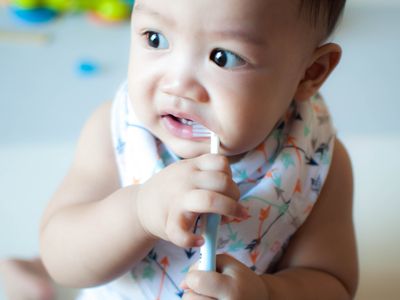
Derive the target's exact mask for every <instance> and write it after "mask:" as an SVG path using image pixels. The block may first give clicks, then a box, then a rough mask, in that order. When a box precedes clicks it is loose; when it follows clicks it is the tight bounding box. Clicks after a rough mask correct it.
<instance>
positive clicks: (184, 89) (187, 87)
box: [160, 69, 209, 102]
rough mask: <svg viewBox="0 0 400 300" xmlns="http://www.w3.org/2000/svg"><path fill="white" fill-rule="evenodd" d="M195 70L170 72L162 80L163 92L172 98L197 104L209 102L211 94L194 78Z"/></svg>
mask: <svg viewBox="0 0 400 300" xmlns="http://www.w3.org/2000/svg"><path fill="white" fill-rule="evenodd" d="M192 72H193V70H188V69H174V70H169V72H168V74H166V75H165V76H164V77H163V78H162V80H161V87H160V88H161V91H162V92H163V93H166V94H168V95H171V96H175V97H179V98H184V99H188V100H192V101H197V102H207V101H209V94H208V92H207V89H206V88H205V87H204V86H203V84H202V83H201V82H200V81H199V80H198V78H196V77H195V76H194V74H193V73H192Z"/></svg>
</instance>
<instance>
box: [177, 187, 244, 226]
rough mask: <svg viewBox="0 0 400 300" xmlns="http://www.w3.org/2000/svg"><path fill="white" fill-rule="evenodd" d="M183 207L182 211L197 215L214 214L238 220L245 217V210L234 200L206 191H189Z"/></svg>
mask: <svg viewBox="0 0 400 300" xmlns="http://www.w3.org/2000/svg"><path fill="white" fill-rule="evenodd" d="M183 206H184V210H186V211H189V212H193V213H198V214H203V213H215V214H219V215H224V216H231V217H236V218H240V219H242V218H245V217H246V216H247V210H246V209H245V208H244V207H243V206H242V205H240V204H239V203H238V202H237V201H236V200H234V199H232V198H230V197H227V196H225V195H222V194H219V193H216V192H213V191H207V190H192V191H190V192H189V194H188V195H187V198H186V199H185V201H184V202H183Z"/></svg>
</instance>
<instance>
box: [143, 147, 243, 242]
mask: <svg viewBox="0 0 400 300" xmlns="http://www.w3.org/2000/svg"><path fill="white" fill-rule="evenodd" d="M239 196H240V192H239V189H238V187H237V185H236V184H235V183H234V181H233V180H232V174H231V170H230V167H229V163H228V160H227V159H226V158H225V157H224V156H221V155H215V154H206V155H202V156H200V157H197V158H193V159H186V160H182V161H179V162H177V163H175V164H173V165H170V166H168V167H167V168H165V169H164V170H162V171H161V172H159V173H158V174H156V175H154V176H153V177H152V178H151V179H149V180H148V181H147V182H145V183H144V184H142V186H141V187H140V188H139V191H138V193H137V198H136V204H137V206H136V209H137V214H138V217H139V220H140V222H141V225H142V227H143V229H144V230H145V231H147V232H148V233H149V234H150V235H151V236H152V237H154V238H157V239H163V240H167V241H170V242H172V243H174V244H176V245H177V246H180V247H183V248H188V247H195V246H201V245H202V244H203V238H202V237H201V236H200V235H195V234H194V233H193V228H194V225H195V222H196V219H197V217H198V216H199V214H202V213H217V214H220V215H224V216H230V217H239V218H241V217H244V215H245V213H244V212H245V210H244V209H243V208H242V206H241V205H240V204H238V202H237V201H238V199H239Z"/></svg>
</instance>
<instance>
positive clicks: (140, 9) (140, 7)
mask: <svg viewBox="0 0 400 300" xmlns="http://www.w3.org/2000/svg"><path fill="white" fill-rule="evenodd" d="M137 12H139V13H144V14H148V15H150V16H153V17H156V18H158V19H161V20H162V21H163V22H165V23H168V24H174V23H175V22H174V20H173V19H172V18H169V17H168V16H167V15H163V14H160V13H159V12H157V11H155V10H153V9H151V8H150V7H148V6H146V5H143V4H137V5H136V6H135V7H134V10H133V13H137Z"/></svg>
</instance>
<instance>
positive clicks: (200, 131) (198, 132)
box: [192, 122, 212, 138]
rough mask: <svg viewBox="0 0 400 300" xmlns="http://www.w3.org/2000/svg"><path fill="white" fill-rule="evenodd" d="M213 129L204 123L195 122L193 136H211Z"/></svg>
mask: <svg viewBox="0 0 400 300" xmlns="http://www.w3.org/2000/svg"><path fill="white" fill-rule="evenodd" d="M211 134H212V131H211V130H209V129H208V128H206V127H204V126H203V125H201V124H199V123H196V122H194V123H193V125H192V136H193V137H194V138H209V137H211Z"/></svg>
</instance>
